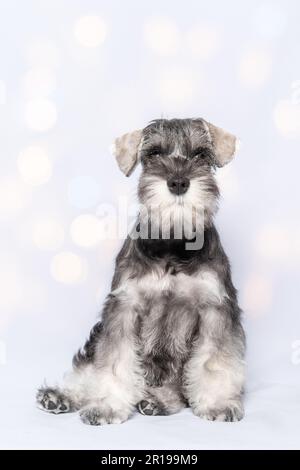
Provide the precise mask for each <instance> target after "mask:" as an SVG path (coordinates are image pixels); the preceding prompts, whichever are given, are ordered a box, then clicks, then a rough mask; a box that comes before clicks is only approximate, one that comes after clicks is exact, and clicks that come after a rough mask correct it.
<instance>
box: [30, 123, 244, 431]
mask: <svg viewBox="0 0 300 470" xmlns="http://www.w3.org/2000/svg"><path fill="white" fill-rule="evenodd" d="M127 139H128V138H127ZM136 151H137V150H136ZM128 155H129V157H130V153H129V154H128V152H127V154H126V158H127V160H126V162H127V163H128ZM119 158H120V156H119ZM134 158H135V161H136V160H137V159H139V160H140V161H141V163H142V166H143V171H142V175H141V178H140V182H139V187H138V195H139V200H140V202H141V203H142V204H144V205H145V206H147V205H149V206H151V203H152V202H153V200H155V201H157V200H159V204H160V210H161V208H163V210H164V213H165V212H166V211H171V212H172V210H174V207H176V204H178V201H177V200H176V198H175V197H174V199H173V203H172V204H171V205H170V200H169V199H168V201H164V200H163V198H161V200H160V193H159V192H157V188H158V187H162V188H163V194H165V191H166V189H165V186H164V185H166V184H167V183H166V182H167V180H168V179H169V178H171V177H185V178H188V179H189V180H190V181H191V182H194V183H195V185H196V186H195V187H196V188H197V191H196V192H195V196H194V200H193V204H195V206H196V207H197V206H199V205H201V207H202V208H203V210H204V244H203V246H202V248H201V249H200V250H186V239H185V238H184V237H183V238H182V239H175V238H174V236H172V233H171V234H170V237H169V238H168V239H164V238H163V237H162V234H161V232H159V238H158V239H143V238H141V237H139V238H137V239H132V237H130V236H128V238H127V240H126V241H125V243H124V245H123V247H122V249H121V251H120V253H119V255H118V257H117V260H116V269H115V274H114V277H113V281H112V288H111V292H110V294H109V295H108V297H107V300H106V302H105V305H104V308H103V312H102V318H101V321H99V322H98V323H97V324H96V326H95V327H94V329H93V330H92V332H91V334H90V338H89V340H88V341H87V342H86V344H85V346H84V348H83V349H82V350H81V351H79V352H78V353H77V355H76V356H75V357H74V360H73V372H72V373H71V374H70V375H69V377H68V378H67V380H66V383H65V386H64V391H63V392H61V391H59V390H57V391H55V390H54V389H47V388H45V389H42V390H40V391H39V393H38V396H37V401H38V404H39V407H41V408H44V409H46V410H47V411H50V412H56V413H57V412H61V411H73V410H75V409H81V412H80V415H81V418H82V420H83V422H85V423H89V424H105V423H119V422H123V421H125V420H126V419H128V417H129V416H130V415H131V413H132V412H133V410H134V408H135V407H136V406H137V407H138V410H139V411H140V412H141V413H143V414H146V415H147V414H171V413H175V412H177V411H179V410H180V409H181V408H183V407H184V406H186V405H187V404H188V405H189V406H191V408H192V410H193V412H194V413H195V414H196V415H198V416H200V417H203V418H206V419H210V420H222V421H236V420H239V419H241V418H242V416H243V405H242V393H243V386H244V350H245V337H244V332H243V328H242V325H241V321H240V316H241V311H240V308H239V306H238V302H237V293H236V290H235V288H234V286H233V284H232V280H231V272H230V264H229V261H228V258H227V256H226V254H225V253H224V250H223V248H222V245H221V242H220V239H219V236H218V233H217V230H216V228H215V226H214V224H213V217H214V215H215V212H216V210H217V202H218V197H219V191H218V187H217V184H216V181H215V178H214V170H215V166H216V161H215V153H214V147H213V143H212V140H211V137H210V135H209V132H208V127H207V125H206V124H205V121H203V120H201V119H198V120H191V119H185V120H170V121H168V120H157V121H154V122H152V123H151V124H150V125H149V126H147V127H146V128H145V129H144V130H143V132H142V133H141V142H140V145H139V149H138V155H137V156H135V157H134ZM189 191H190V189H188V191H187V195H188V194H189ZM168 197H169V196H168ZM184 197H186V196H184ZM156 207H157V205H156ZM142 222H144V221H142V220H141V216H138V218H137V222H136V229H137V230H138V229H139V227H140V225H141V223H142ZM147 223H148V224H150V225H151V221H150V220H147ZM53 394H54V395H55V394H56V399H53ZM49 396H51V397H52V398H51V402H53V403H55V406H54V405H52V404H51V406H50V407H49ZM63 402H67V406H66V407H63V410H61V407H60V404H61V403H63ZM58 403H59V404H58ZM51 408H52V409H51ZM58 409H59V410H60V411H57V410H58Z"/></svg>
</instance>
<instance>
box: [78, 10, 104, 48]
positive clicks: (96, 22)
mask: <svg viewBox="0 0 300 470" xmlns="http://www.w3.org/2000/svg"><path fill="white" fill-rule="evenodd" d="M106 34H107V27H106V24H105V22H104V21H103V20H102V18H100V17H99V16H83V17H81V18H79V19H78V20H77V22H76V23H75V26H74V35H75V38H76V40H77V42H78V43H79V44H80V45H81V46H84V47H98V46H100V45H101V44H102V43H103V42H104V40H105V38H106Z"/></svg>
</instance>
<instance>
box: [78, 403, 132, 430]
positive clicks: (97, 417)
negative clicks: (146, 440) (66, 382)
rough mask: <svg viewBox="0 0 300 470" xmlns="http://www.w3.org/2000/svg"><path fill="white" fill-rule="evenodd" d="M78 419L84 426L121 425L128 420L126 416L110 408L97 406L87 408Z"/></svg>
mask: <svg viewBox="0 0 300 470" xmlns="http://www.w3.org/2000/svg"><path fill="white" fill-rule="evenodd" d="M79 415H80V419H81V421H82V422H83V423H84V424H90V425H92V426H101V425H103V424H121V423H123V422H124V421H126V420H127V419H128V414H125V413H121V412H119V411H113V410H112V409H111V408H106V407H101V406H99V405H94V406H87V407H85V408H83V409H82V410H81V411H80V413H79Z"/></svg>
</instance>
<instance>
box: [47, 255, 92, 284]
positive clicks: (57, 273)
mask: <svg viewBox="0 0 300 470" xmlns="http://www.w3.org/2000/svg"><path fill="white" fill-rule="evenodd" d="M50 270H51V274H52V276H53V278H54V279H55V280H56V281H58V282H62V283H64V284H77V283H79V282H82V281H84V280H85V279H86V276H87V265H86V262H85V260H84V259H82V258H81V257H80V256H78V255H76V254H75V253H72V252H70V251H63V252H61V253H58V254H57V255H55V256H54V257H53V259H52V261H51V266H50Z"/></svg>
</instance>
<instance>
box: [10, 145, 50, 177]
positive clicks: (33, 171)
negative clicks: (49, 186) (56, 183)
mask: <svg viewBox="0 0 300 470" xmlns="http://www.w3.org/2000/svg"><path fill="white" fill-rule="evenodd" d="M18 170H19V173H20V175H21V177H22V179H23V180H24V181H25V183H28V184H31V185H33V186H36V185H40V184H44V183H46V182H47V181H48V180H49V179H50V178H51V175H52V163H51V161H50V160H49V158H48V155H47V153H46V151H45V150H44V149H43V148H42V147H39V146H36V145H32V146H29V147H27V148H25V149H24V150H22V151H21V152H20V155H19V157H18Z"/></svg>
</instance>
